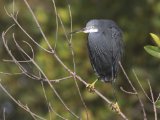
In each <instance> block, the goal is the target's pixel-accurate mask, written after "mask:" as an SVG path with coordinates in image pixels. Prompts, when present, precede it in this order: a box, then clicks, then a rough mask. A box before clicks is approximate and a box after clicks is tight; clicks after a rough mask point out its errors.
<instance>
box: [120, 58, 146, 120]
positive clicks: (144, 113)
mask: <svg viewBox="0 0 160 120" xmlns="http://www.w3.org/2000/svg"><path fill="white" fill-rule="evenodd" d="M119 66H120V68H121V69H122V71H123V73H124V75H125V77H126V78H127V81H128V83H129V84H130V86H131V87H132V89H133V91H134V93H135V95H136V96H137V98H138V101H139V103H140V106H141V108H142V112H143V119H144V120H147V115H146V111H145V109H144V104H143V102H142V100H141V98H140V97H139V94H138V92H137V90H136V88H135V87H134V85H133V83H132V82H131V80H130V79H129V77H128V75H127V73H126V71H125V70H124V68H123V66H122V64H121V62H120V61H119Z"/></svg>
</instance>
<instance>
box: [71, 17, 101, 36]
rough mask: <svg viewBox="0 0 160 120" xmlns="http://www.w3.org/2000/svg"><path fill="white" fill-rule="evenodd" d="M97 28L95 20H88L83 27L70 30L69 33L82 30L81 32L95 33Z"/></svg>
mask: <svg viewBox="0 0 160 120" xmlns="http://www.w3.org/2000/svg"><path fill="white" fill-rule="evenodd" d="M98 31H99V29H98V24H97V22H96V21H95V20H90V21H89V22H88V23H87V24H86V27H85V28H82V29H80V30H76V31H74V32H71V33H70V34H74V33H80V32H83V33H96V32H98Z"/></svg>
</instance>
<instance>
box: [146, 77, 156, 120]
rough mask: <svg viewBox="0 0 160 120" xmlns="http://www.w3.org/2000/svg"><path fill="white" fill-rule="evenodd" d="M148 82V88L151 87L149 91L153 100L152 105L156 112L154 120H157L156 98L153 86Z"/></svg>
mask: <svg viewBox="0 0 160 120" xmlns="http://www.w3.org/2000/svg"><path fill="white" fill-rule="evenodd" d="M147 82H148V86H149V90H150V94H151V98H152V104H153V110H154V119H155V120H157V109H156V104H155V100H154V96H153V91H152V87H151V84H150V82H149V80H147Z"/></svg>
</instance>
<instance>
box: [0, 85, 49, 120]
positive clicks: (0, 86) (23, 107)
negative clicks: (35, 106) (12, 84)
mask: <svg viewBox="0 0 160 120" xmlns="http://www.w3.org/2000/svg"><path fill="white" fill-rule="evenodd" d="M0 88H2V90H3V91H4V92H5V93H6V94H7V95H8V96H9V97H10V98H11V99H12V100H13V101H14V102H15V103H16V104H17V105H18V106H19V107H21V108H22V109H24V110H25V111H27V112H28V113H30V114H31V113H32V115H33V116H34V117H36V118H39V119H41V120H46V119H44V118H43V117H41V116H39V115H37V114H35V113H33V112H32V111H30V110H29V109H28V108H26V107H25V106H24V105H22V104H21V103H20V102H18V101H17V100H16V99H15V98H14V97H13V96H12V95H11V94H10V93H9V92H8V91H7V90H6V89H5V88H4V87H3V85H2V84H1V83H0Z"/></svg>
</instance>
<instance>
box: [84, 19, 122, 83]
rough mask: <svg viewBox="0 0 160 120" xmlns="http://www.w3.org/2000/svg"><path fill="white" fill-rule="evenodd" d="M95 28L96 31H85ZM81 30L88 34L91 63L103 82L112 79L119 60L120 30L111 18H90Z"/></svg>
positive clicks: (120, 47)
mask: <svg viewBox="0 0 160 120" xmlns="http://www.w3.org/2000/svg"><path fill="white" fill-rule="evenodd" d="M91 28H96V29H98V31H96V32H85V30H86V29H91ZM83 32H85V33H89V34H88V43H87V46H88V51H89V58H90V62H91V65H92V67H93V69H94V71H95V72H96V74H97V75H98V78H99V79H101V80H102V81H104V82H111V81H114V79H115V77H116V76H117V71H118V68H119V64H118V62H119V61H120V60H121V56H122V51H123V43H122V31H121V29H120V28H119V27H118V26H117V25H116V23H115V22H113V21H112V20H90V21H89V22H88V23H87V25H86V28H84V30H83Z"/></svg>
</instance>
